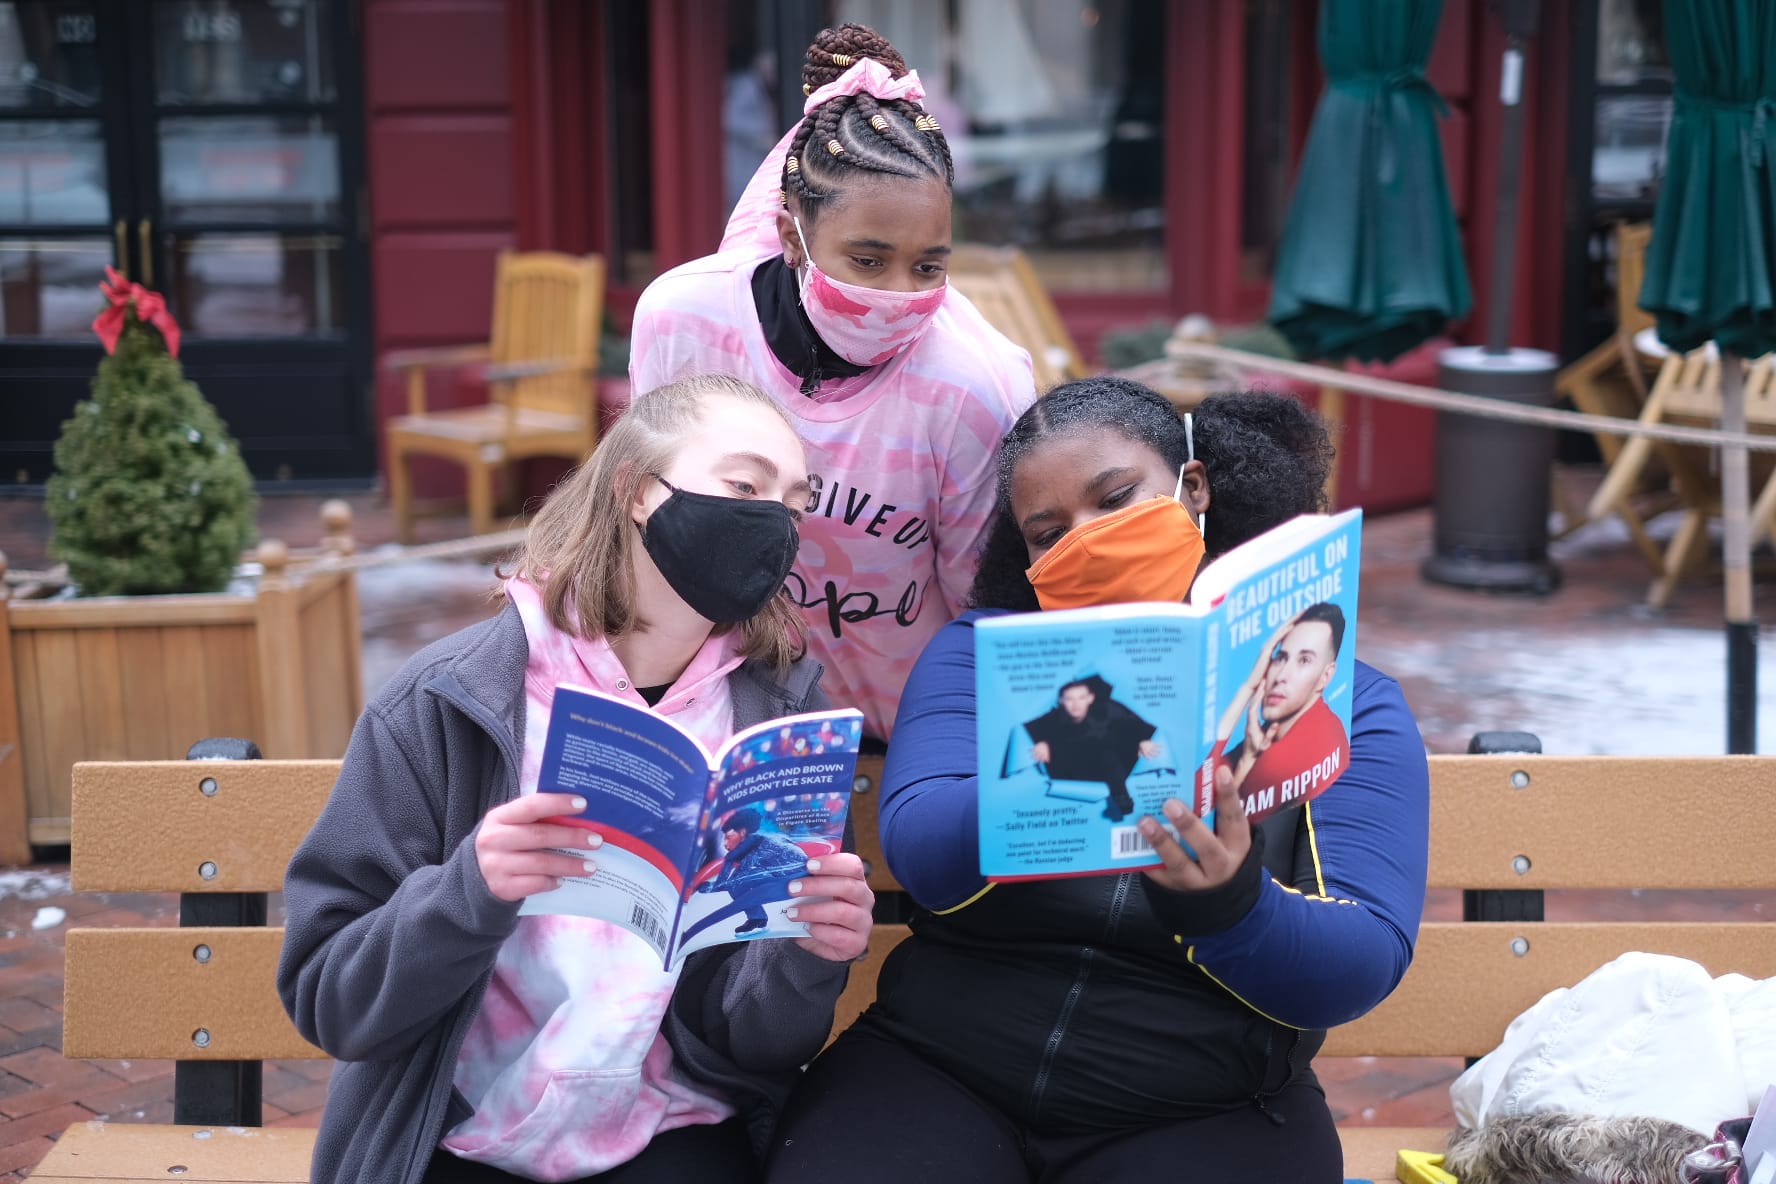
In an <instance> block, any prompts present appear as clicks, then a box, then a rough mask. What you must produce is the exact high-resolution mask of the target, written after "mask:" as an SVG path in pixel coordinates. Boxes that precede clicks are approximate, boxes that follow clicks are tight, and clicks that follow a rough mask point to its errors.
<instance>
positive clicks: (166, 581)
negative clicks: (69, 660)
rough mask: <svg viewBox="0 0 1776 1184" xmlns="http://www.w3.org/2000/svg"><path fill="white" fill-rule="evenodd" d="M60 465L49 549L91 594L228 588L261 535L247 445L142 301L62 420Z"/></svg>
mask: <svg viewBox="0 0 1776 1184" xmlns="http://www.w3.org/2000/svg"><path fill="white" fill-rule="evenodd" d="M137 291H138V292H139V291H140V290H139V289H137ZM55 470H56V471H55V473H54V475H53V476H51V477H50V479H49V487H48V493H47V496H48V511H49V521H50V531H51V534H50V553H51V554H52V555H54V556H55V557H56V558H57V559H59V560H61V561H63V562H65V563H66V564H67V565H68V575H69V577H70V578H71V579H72V580H73V581H74V582H75V583H76V584H77V585H78V586H79V588H80V592H81V594H82V595H84V596H114V595H143V594H151V593H162V592H216V591H220V590H221V589H222V588H224V587H225V586H226V585H227V583H228V578H229V575H230V574H231V573H232V572H233V570H234V567H235V565H236V564H237V563H238V562H239V561H240V555H241V551H242V550H243V549H244V548H245V547H247V546H249V545H251V543H252V541H253V533H254V530H253V523H254V512H255V508H256V503H257V499H256V497H255V496H254V493H253V483H252V478H251V477H250V476H249V475H248V473H247V466H246V464H245V462H243V461H242V460H241V455H240V448H239V447H238V446H237V445H236V444H235V442H234V440H233V439H232V438H231V437H230V436H229V434H228V429H227V427H226V426H225V425H224V424H223V422H222V418H221V416H219V415H217V414H216V409H215V408H214V407H212V406H210V404H209V403H208V402H207V401H206V400H205V399H204V397H203V395H202V394H201V393H200V392H199V391H198V389H197V387H196V386H195V385H194V384H193V383H191V382H190V381H188V380H187V379H186V378H185V371H184V368H183V367H181V366H180V364H179V361H178V359H177V358H175V357H172V356H170V355H169V354H168V352H167V347H166V343H165V341H164V340H163V338H162V336H161V334H160V333H159V332H157V331H156V330H155V329H153V328H151V327H149V326H148V325H145V324H143V323H142V322H141V321H139V320H138V319H137V317H136V311H135V308H134V306H133V304H132V305H131V306H130V307H128V308H127V309H126V311H125V312H124V318H123V331H122V333H121V334H120V335H119V336H118V338H117V343H116V349H115V350H114V351H113V352H112V354H111V355H110V356H109V357H107V358H106V359H105V360H104V361H102V362H100V363H99V371H98V374H97V375H96V376H95V377H94V378H93V384H92V398H90V399H87V400H84V401H83V402H82V403H81V404H80V405H79V406H78V407H76V408H75V410H74V417H73V418H72V419H69V420H68V421H67V422H65V423H64V424H63V425H62V434H61V437H60V438H59V439H58V440H57V441H56V446H55Z"/></svg>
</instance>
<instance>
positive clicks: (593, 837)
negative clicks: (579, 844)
mask: <svg viewBox="0 0 1776 1184" xmlns="http://www.w3.org/2000/svg"><path fill="white" fill-rule="evenodd" d="M602 846H604V836H603V835H600V834H591V833H588V834H587V835H586V850H588V851H596V850H598V849H599V848H600V847H602Z"/></svg>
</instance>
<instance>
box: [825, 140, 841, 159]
mask: <svg viewBox="0 0 1776 1184" xmlns="http://www.w3.org/2000/svg"><path fill="white" fill-rule="evenodd" d="M826 150H827V151H828V152H830V153H832V154H833V155H834V156H842V155H843V154H844V152H845V146H844V145H843V144H841V143H839V142H838V141H837V140H828V141H827V142H826Z"/></svg>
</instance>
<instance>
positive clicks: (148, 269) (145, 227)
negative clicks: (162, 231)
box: [120, 218, 154, 288]
mask: <svg viewBox="0 0 1776 1184" xmlns="http://www.w3.org/2000/svg"><path fill="white" fill-rule="evenodd" d="M120 225H121V224H120ZM136 246H137V247H138V248H140V249H141V252H142V258H141V264H142V284H143V286H144V287H150V288H151V287H153V286H154V219H152V218H143V219H142V220H141V221H140V222H138V223H136Z"/></svg>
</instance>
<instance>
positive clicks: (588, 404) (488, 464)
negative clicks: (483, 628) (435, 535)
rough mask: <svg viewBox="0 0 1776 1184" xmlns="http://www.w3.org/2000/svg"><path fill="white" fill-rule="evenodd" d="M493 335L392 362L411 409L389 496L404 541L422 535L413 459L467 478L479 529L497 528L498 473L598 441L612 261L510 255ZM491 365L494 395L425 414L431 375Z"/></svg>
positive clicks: (497, 295) (473, 521) (393, 442)
mask: <svg viewBox="0 0 1776 1184" xmlns="http://www.w3.org/2000/svg"><path fill="white" fill-rule="evenodd" d="M494 284H495V286H494V296H493V333H492V339H491V340H490V341H488V342H487V343H486V344H484V345H471V346H458V347H451V348H444V349H421V350H404V351H401V352H399V353H395V354H391V355H390V356H389V358H388V361H387V365H388V367H389V368H390V369H391V370H394V371H396V372H397V373H400V374H404V375H405V376H406V380H407V414H406V415H402V416H398V417H397V418H395V419H393V420H391V421H389V425H388V473H389V500H390V501H391V502H392V503H393V506H394V511H395V523H396V527H397V529H398V531H399V533H400V539H401V541H402V542H403V543H407V542H411V541H412V537H413V484H412V476H411V473H410V472H409V469H408V464H409V458H411V457H412V456H414V455H416V454H417V455H424V456H436V457H442V458H444V459H446V460H450V461H454V462H455V463H457V464H460V465H462V466H463V468H464V469H465V470H466V471H467V474H468V495H469V496H468V501H469V524H470V529H471V530H472V531H473V532H474V533H476V534H486V533H488V532H490V531H492V530H493V516H494V510H493V492H494V481H493V478H494V472H495V470H496V469H497V470H499V471H500V472H502V473H503V474H505V476H506V487H507V489H508V490H510V488H511V484H512V482H511V472H510V469H511V464H512V462H513V461H517V460H523V459H525V458H527V457H533V456H565V457H569V458H572V459H573V460H576V461H577V460H580V459H582V458H583V457H585V456H586V454H587V453H589V452H590V451H591V450H592V445H593V444H594V443H595V442H596V441H597V438H598V401H597V397H596V373H597V368H598V338H599V332H600V329H601V326H602V322H603V313H604V260H603V259H601V258H600V257H598V256H597V255H587V256H585V257H584V258H576V257H574V256H572V255H562V254H557V253H555V252H552V251H537V252H531V253H527V254H518V253H515V252H512V251H503V252H501V253H500V257H499V269H498V272H497V275H496V278H495V281H494ZM471 364H482V365H483V370H482V374H483V376H484V377H485V379H486V381H487V385H488V388H489V390H490V392H491V395H492V401H491V402H489V403H487V404H486V405H484V406H480V407H465V408H459V409H455V410H447V411H428V410H426V373H427V371H429V370H431V369H434V368H437V367H455V366H467V365H471Z"/></svg>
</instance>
